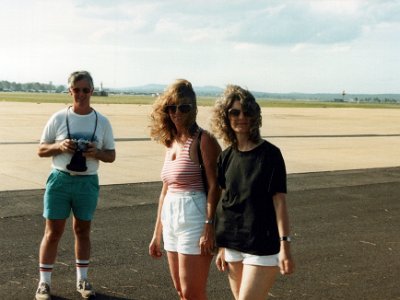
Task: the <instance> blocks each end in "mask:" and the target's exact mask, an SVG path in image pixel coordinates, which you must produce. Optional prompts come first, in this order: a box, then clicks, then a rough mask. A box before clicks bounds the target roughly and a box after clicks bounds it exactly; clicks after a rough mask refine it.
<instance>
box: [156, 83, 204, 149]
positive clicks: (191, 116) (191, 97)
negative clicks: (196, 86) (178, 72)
mask: <svg viewBox="0 0 400 300" xmlns="http://www.w3.org/2000/svg"><path fill="white" fill-rule="evenodd" d="M182 101H186V102H185V103H190V104H192V109H191V111H190V112H188V113H187V118H186V124H185V125H186V127H187V129H188V131H189V134H190V135H194V133H195V132H196V130H197V128H198V125H197V123H196V116H197V103H196V93H195V92H194V90H193V87H192V84H191V83H190V82H189V81H188V80H186V79H177V80H176V81H175V82H174V83H173V84H171V85H170V86H168V87H167V89H166V90H165V92H164V93H162V94H161V95H160V96H159V97H158V98H157V100H156V101H155V102H154V104H153V111H152V113H151V115H150V118H151V120H150V122H151V123H150V136H151V137H152V138H153V139H155V140H156V141H158V142H160V143H161V144H163V145H165V146H167V147H170V146H171V145H172V143H173V142H174V140H175V138H176V134H177V131H176V127H175V124H174V123H173V122H172V120H171V118H170V116H169V114H168V110H167V105H173V104H175V105H177V104H179V103H181V102H182Z"/></svg>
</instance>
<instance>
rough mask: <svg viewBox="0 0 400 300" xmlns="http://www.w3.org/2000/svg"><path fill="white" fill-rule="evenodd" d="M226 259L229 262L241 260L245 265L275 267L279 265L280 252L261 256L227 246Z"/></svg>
mask: <svg viewBox="0 0 400 300" xmlns="http://www.w3.org/2000/svg"><path fill="white" fill-rule="evenodd" d="M225 261H226V262H228V263H229V262H231V263H233V262H240V261H241V262H242V263H243V264H244V265H255V266H264V267H275V266H278V265H279V254H274V255H263V256H260V255H253V254H248V253H243V252H240V251H236V250H233V249H228V248H225Z"/></svg>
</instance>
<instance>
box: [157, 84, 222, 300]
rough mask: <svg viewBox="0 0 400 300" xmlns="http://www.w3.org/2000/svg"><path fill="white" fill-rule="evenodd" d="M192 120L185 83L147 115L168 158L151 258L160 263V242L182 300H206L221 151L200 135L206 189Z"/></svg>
mask: <svg viewBox="0 0 400 300" xmlns="http://www.w3.org/2000/svg"><path fill="white" fill-rule="evenodd" d="M196 115H197V105H196V94H195V92H194V91H193V88H192V85H191V83H190V82H189V81H187V80H184V79H180V80H177V81H176V82H175V83H173V84H172V85H171V86H169V87H168V88H167V90H166V91H165V92H164V93H163V94H162V95H161V96H160V97H159V98H158V99H157V100H156V102H155V104H154V107H153V112H152V114H151V136H152V137H153V138H154V139H155V140H157V141H158V142H160V143H162V144H164V145H165V146H166V154H165V160H164V166H163V168H162V171H161V178H162V181H163V187H162V190H161V194H160V198H159V206H158V211H157V219H156V224H155V229H154V234H153V238H152V240H151V242H150V245H149V254H150V255H151V256H152V257H154V258H160V257H161V256H162V252H161V240H163V244H164V249H165V250H166V252H167V257H168V263H169V268H170V273H171V277H172V280H173V282H174V286H175V289H176V290H177V292H178V295H179V297H180V299H207V293H206V286H207V277H208V272H209V268H210V263H211V260H212V253H213V248H214V227H213V219H214V213H215V209H216V206H217V203H218V200H219V197H220V190H219V188H218V185H217V180H216V162H217V157H218V155H219V153H220V152H221V147H220V146H219V144H218V142H217V140H216V139H215V138H214V137H213V136H212V135H211V134H210V133H208V132H206V131H204V132H203V134H202V139H201V140H200V141H201V142H200V149H201V155H202V156H201V157H202V159H203V164H204V169H205V173H206V178H207V182H206V183H204V182H203V180H202V174H201V169H200V165H199V159H198V154H199V153H198V151H197V149H198V143H199V139H198V137H199V133H201V131H202V129H201V128H200V127H199V126H198V125H197V123H196ZM205 186H207V191H206V190H205V188H204V187H205Z"/></svg>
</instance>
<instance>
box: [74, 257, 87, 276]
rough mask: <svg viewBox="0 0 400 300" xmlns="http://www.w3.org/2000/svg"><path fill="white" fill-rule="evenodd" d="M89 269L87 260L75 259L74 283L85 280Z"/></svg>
mask: <svg viewBox="0 0 400 300" xmlns="http://www.w3.org/2000/svg"><path fill="white" fill-rule="evenodd" d="M88 269H89V260H83V259H77V260H76V281H77V282H79V281H80V280H83V279H87V273H88Z"/></svg>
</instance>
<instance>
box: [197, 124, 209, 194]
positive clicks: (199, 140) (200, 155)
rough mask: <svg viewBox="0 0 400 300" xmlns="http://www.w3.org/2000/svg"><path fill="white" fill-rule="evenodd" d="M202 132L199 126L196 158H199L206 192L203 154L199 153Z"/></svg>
mask: <svg viewBox="0 0 400 300" xmlns="http://www.w3.org/2000/svg"><path fill="white" fill-rule="evenodd" d="M202 133H203V129H201V128H199V135H198V136H197V155H198V159H199V165H200V170H201V177H202V179H203V185H204V191H205V192H206V194H207V193H208V184H207V176H206V170H205V169H204V163H203V156H202V154H201V147H200V146H201V134H202Z"/></svg>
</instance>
